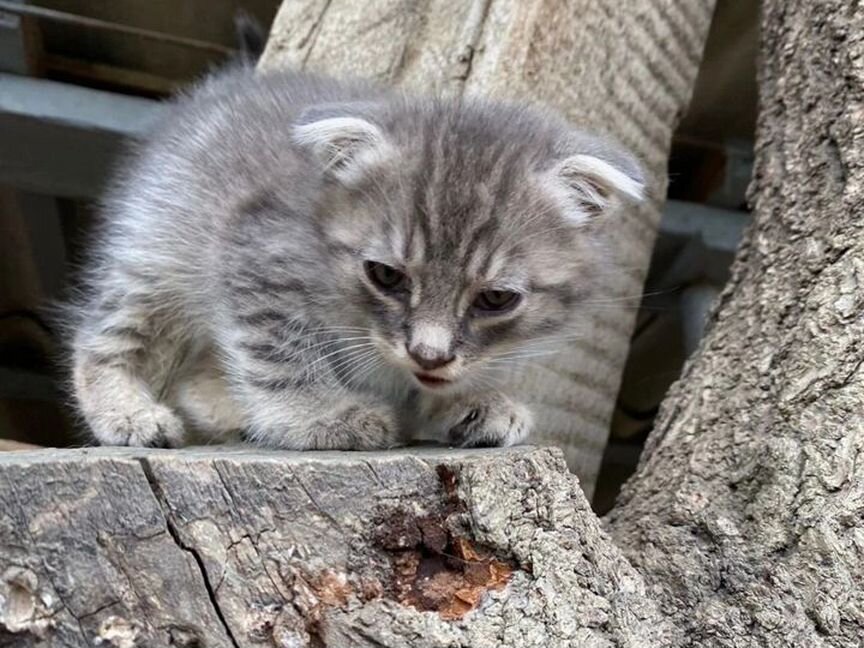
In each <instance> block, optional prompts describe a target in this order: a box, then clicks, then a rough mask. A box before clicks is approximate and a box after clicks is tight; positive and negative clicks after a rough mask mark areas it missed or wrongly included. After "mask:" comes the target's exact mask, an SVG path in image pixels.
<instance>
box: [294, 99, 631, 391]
mask: <svg viewBox="0 0 864 648" xmlns="http://www.w3.org/2000/svg"><path fill="white" fill-rule="evenodd" d="M294 137H295V141H296V142H297V143H298V144H300V145H301V146H302V147H303V148H304V149H305V150H306V152H307V153H308V155H309V157H310V161H311V163H312V164H313V165H315V166H316V168H317V173H318V174H320V190H319V191H318V194H317V195H318V201H317V208H316V211H317V215H316V218H317V219H318V222H319V224H320V227H321V232H322V233H323V236H324V238H325V240H326V241H327V254H328V256H329V259H328V262H329V267H330V271H329V274H330V276H329V277H328V280H327V281H328V284H329V285H330V288H325V287H323V286H322V287H321V289H320V292H321V293H327V291H328V290H331V291H332V292H331V296H332V297H333V299H331V300H329V301H328V300H327V299H322V300H319V301H320V303H324V304H327V303H329V304H330V305H331V312H330V313H329V314H328V315H327V317H328V319H329V320H331V321H333V320H335V321H338V322H342V323H344V324H345V325H346V326H360V327H363V328H364V329H365V330H368V331H369V335H371V336H372V338H374V340H375V344H376V346H377V347H378V350H379V351H380V353H381V354H382V355H383V357H384V358H385V360H386V361H387V362H389V363H391V364H393V365H396V366H398V367H401V368H402V369H404V371H405V372H406V376H407V375H408V374H413V376H414V377H415V379H416V381H417V383H418V384H419V385H421V386H422V387H424V388H426V389H436V390H441V389H447V388H448V387H449V388H451V389H452V388H459V387H460V386H465V385H470V384H472V383H473V382H475V381H479V382H482V380H483V376H487V377H488V375H489V374H490V372H491V371H492V370H493V369H494V368H498V367H503V366H505V365H506V364H507V363H509V362H510V361H511V360H514V359H517V358H519V357H523V356H528V355H531V353H532V351H536V350H539V347H538V342H539V341H541V340H548V339H553V340H554V339H555V338H556V336H557V337H558V338H559V339H562V338H563V337H565V336H566V335H568V334H569V333H570V332H571V331H572V326H573V324H574V322H575V321H576V320H577V319H578V318H577V315H578V314H579V312H580V308H583V302H584V300H585V299H586V297H587V296H588V295H589V293H590V291H591V288H592V286H593V285H594V284H595V282H596V279H597V276H598V273H599V272H601V271H602V270H603V269H604V267H605V265H606V262H605V261H606V260H605V258H604V257H605V256H606V255H604V254H603V252H602V249H601V247H600V246H598V225H599V224H600V223H601V222H602V220H603V219H604V216H606V215H607V213H608V212H610V211H611V210H612V209H613V208H614V207H615V205H616V204H617V203H618V202H619V200H620V199H629V200H637V201H638V200H641V199H642V195H643V185H644V181H643V176H642V172H641V170H640V168H639V165H638V164H637V163H636V162H635V160H634V159H633V158H632V157H631V156H630V155H629V154H628V153H626V152H624V151H622V150H621V149H620V148H618V147H617V146H614V145H612V144H610V143H608V142H607V141H605V140H603V139H601V138H599V137H595V136H590V135H587V134H585V133H582V132H579V131H576V130H574V129H572V128H571V127H570V126H569V125H568V124H566V122H564V121H563V120H562V119H561V118H560V117H557V116H556V115H554V114H550V113H546V112H540V111H536V110H533V109H528V108H525V107H519V106H511V105H502V104H493V103H485V102H474V101H471V102H465V101H463V102H457V101H452V102H451V101H445V100H438V101H428V102H414V103H411V102H402V101H396V102H382V103H380V104H376V103H357V104H344V105H332V106H322V107H317V108H313V109H311V110H309V111H307V112H306V113H305V114H304V115H303V116H302V117H301V119H300V120H299V122H298V124H297V125H296V126H295V129H294Z"/></svg>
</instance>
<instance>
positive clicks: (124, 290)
mask: <svg viewBox="0 0 864 648" xmlns="http://www.w3.org/2000/svg"><path fill="white" fill-rule="evenodd" d="M168 113H169V114H168V116H167V117H166V118H165V119H164V121H163V123H161V124H160V125H159V127H158V128H156V129H155V131H154V133H153V134H152V136H151V137H150V139H149V140H148V141H147V142H146V143H144V144H143V145H142V147H141V148H140V150H139V151H137V152H136V154H135V155H134V156H132V157H131V158H130V160H129V161H128V164H127V165H126V167H125V169H124V172H123V174H122V177H120V178H119V179H118V180H117V181H116V182H115V183H114V185H113V187H112V189H111V190H110V191H109V192H108V195H107V198H106V199H105V201H104V205H103V215H104V217H105V220H106V222H105V229H104V236H103V237H102V239H101V242H100V244H99V246H98V249H97V251H96V254H95V255H94V257H93V262H92V264H91V265H90V268H89V275H88V278H89V281H88V284H89V286H90V292H89V293H88V295H89V296H88V297H87V298H86V299H83V300H82V303H81V304H80V308H79V309H78V311H79V314H80V316H79V317H78V319H77V322H78V323H77V325H76V330H75V332H74V336H73V363H74V367H73V383H74V392H75V396H76V400H77V403H78V406H79V408H80V411H81V413H82V414H83V416H84V418H85V419H86V421H87V423H88V425H89V427H90V429H91V430H92V432H93V434H94V435H95V437H96V439H97V440H98V441H99V442H101V443H106V444H121V445H124V444H125V445H169V446H178V445H183V444H185V443H189V442H191V441H192V440H195V441H196V442H200V441H201V440H202V437H203V439H204V440H218V439H230V438H234V436H235V433H237V432H240V433H241V434H243V435H245V437H246V438H248V439H250V440H253V441H255V442H259V443H261V444H265V445H268V446H278V447H284V448H295V449H307V448H308V449H311V448H343V449H365V448H381V447H390V446H393V445H396V444H400V443H404V442H406V441H408V440H411V439H412V438H418V437H419V438H432V439H436V440H439V441H444V442H449V443H453V444H459V445H509V444H512V443H517V442H519V441H521V440H523V439H524V438H525V436H526V434H527V433H528V432H529V431H530V428H531V420H532V417H531V413H530V411H529V410H528V408H527V407H525V406H524V405H523V404H521V403H520V402H519V399H518V397H516V396H514V394H512V393H508V390H507V385H506V382H507V381H506V380H505V379H504V378H503V377H504V376H505V375H506V373H507V371H508V370H511V369H512V365H513V364H514V363H517V362H519V361H520V360H522V359H524V358H527V357H529V356H532V355H534V354H535V353H536V352H538V349H541V348H544V349H548V348H550V347H548V344H549V343H550V341H551V343H552V346H551V348H552V349H554V348H555V346H554V345H555V343H556V342H559V343H560V341H561V340H563V339H565V338H566V337H567V336H568V335H570V334H571V332H572V331H573V330H574V327H575V326H576V325H577V323H578V319H579V313H580V312H581V310H582V309H583V307H584V304H585V301H586V299H588V298H589V296H590V294H591V290H592V286H593V285H594V284H595V283H596V278H597V276H598V274H599V272H600V271H601V270H602V269H603V268H604V266H605V265H606V260H605V255H604V253H603V252H602V249H601V247H600V246H598V245H597V240H598V234H597V232H598V227H597V223H598V222H600V220H602V218H601V217H602V216H603V214H604V213H606V212H608V211H610V209H611V208H612V207H613V206H614V204H615V203H616V201H617V199H618V198H620V197H623V196H629V197H630V198H631V199H637V200H638V199H640V197H641V193H642V185H643V180H642V175H641V172H640V170H639V167H638V165H637V164H636V162H635V161H634V160H633V158H632V157H631V156H630V155H629V154H628V153H626V152H625V151H623V150H621V149H620V148H618V147H617V146H614V145H612V144H611V143H609V142H607V141H606V140H604V139H603V138H600V137H597V136H594V135H590V134H587V133H584V132H580V131H578V130H575V129H574V128H573V127H572V126H570V125H569V124H568V123H566V122H565V121H564V120H563V119H561V118H560V117H559V116H557V115H555V114H552V113H550V112H546V111H541V110H537V109H533V108H529V107H526V106H523V105H516V104H503V103H495V102H491V101H483V100H475V99H461V100H460V99H442V98H412V97H407V96H403V95H402V94H398V93H396V92H391V91H389V90H386V89H381V88H377V87H374V86H372V85H367V84H365V83H359V82H347V83H344V82H336V81H333V80H330V79H326V78H320V77H313V76H307V75H301V74H297V73H266V74H258V75H256V74H253V73H252V72H251V70H248V69H240V70H233V71H231V72H227V73H222V74H220V75H217V76H216V77H213V78H211V79H209V80H207V81H205V82H204V83H203V84H201V85H200V86H199V87H198V88H197V89H195V90H194V91H193V92H192V93H190V94H188V95H186V96H184V97H181V98H179V99H178V100H176V101H175V102H174V103H173V104H172V106H171V108H170V109H169V111H168ZM391 268H392V269H393V270H391ZM394 278H395V281H396V284H398V285H390V283H391V282H392V281H394ZM382 281H383V282H384V283H382ZM514 295H515V296H514ZM490 300H491V302H494V304H493V306H494V307H495V308H493V309H492V310H490V309H488V308H486V306H488V305H489V304H490V303H491V302H490ZM508 300H509V301H508ZM505 301H507V302H508V303H507V304H505V306H506V308H499V307H500V305H501V303H502V302H505ZM496 304H497V305H496ZM496 309H497V310H496ZM541 343H542V344H546V345H547V346H546V347H542V346H541Z"/></svg>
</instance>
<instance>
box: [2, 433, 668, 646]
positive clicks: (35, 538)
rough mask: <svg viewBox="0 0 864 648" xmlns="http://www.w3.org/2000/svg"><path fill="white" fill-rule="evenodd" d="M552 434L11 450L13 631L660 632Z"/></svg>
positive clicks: (317, 638)
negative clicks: (336, 443) (283, 447)
mask: <svg viewBox="0 0 864 648" xmlns="http://www.w3.org/2000/svg"><path fill="white" fill-rule="evenodd" d="M665 633H666V626H665V623H664V622H663V621H662V619H661V618H660V615H659V612H658V610H657V609H656V607H655V605H654V604H653V602H652V601H651V600H650V599H649V598H648V597H647V596H646V588H645V585H644V583H643V581H642V578H641V577H640V576H639V575H638V574H637V573H636V571H635V570H634V569H633V568H632V567H630V566H629V565H628V564H627V562H626V560H625V559H624V558H623V557H622V555H621V553H620V552H619V551H618V550H617V549H616V548H615V547H614V545H612V544H611V543H610V542H609V539H608V537H607V536H606V534H605V533H604V532H603V530H602V529H601V527H600V523H599V521H598V520H597V519H596V517H594V515H593V513H592V512H591V509H590V507H589V505H588V503H587V502H586V500H585V497H584V495H583V494H582V491H581V489H580V487H579V484H578V482H577V479H576V477H574V476H573V475H571V474H570V473H569V471H568V470H567V467H566V465H565V463H564V461H563V459H562V457H561V454H560V452H558V451H555V450H551V449H531V448H516V449H511V450H504V451H501V450H498V451H495V450H471V451H459V450H449V451H448V450H435V449H422V450H411V451H408V450H403V451H394V452H389V453H339V452H332V453H326V452H321V453H318V452H307V453H289V452H262V451H257V450H251V449H238V448H221V449H210V448H191V449H186V450H180V451H138V452H136V451H134V450H130V449H122V448H98V449H84V450H45V451H39V452H21V453H7V454H3V455H0V645H9V646H40V645H47V646H82V647H84V646H93V645H103V646H117V647H122V648H132V647H133V646H207V647H216V646H218V647H225V648H233V647H239V646H256V645H262V646H277V647H280V648H294V647H302V646H333V647H338V648H351V647H354V646H357V647H361V646H362V647H369V648H372V647H380V646H394V647H395V646H409V645H410V646H414V647H417V648H423V647H429V648H432V647H433V646H434V647H443V646H452V647H454V648H455V647H456V646H478V647H480V646H521V647H525V648H529V647H531V646H536V647H538V648H541V647H542V648H558V647H562V648H563V647H564V646H572V645H574V643H573V642H574V641H575V642H576V645H580V646H596V647H598V648H599V647H600V646H610V645H628V646H659V645H661V644H662V643H663V641H662V640H663V637H664V636H665Z"/></svg>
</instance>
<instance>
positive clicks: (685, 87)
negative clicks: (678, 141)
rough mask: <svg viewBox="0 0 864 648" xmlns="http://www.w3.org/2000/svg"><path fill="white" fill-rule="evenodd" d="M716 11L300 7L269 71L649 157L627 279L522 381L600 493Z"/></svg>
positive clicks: (465, 3)
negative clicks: (312, 73) (567, 133)
mask: <svg viewBox="0 0 864 648" xmlns="http://www.w3.org/2000/svg"><path fill="white" fill-rule="evenodd" d="M713 7H714V0H638V1H632V0H631V1H627V2H622V0H428V1H424V2H406V0H368V1H364V2H355V1H353V0H291V1H289V2H285V3H284V4H283V5H282V9H281V11H280V13H279V15H278V16H277V18H276V21H275V23H274V27H273V32H272V34H271V36H270V41H269V44H268V49H267V52H266V53H265V57H264V60H263V65H264V66H291V67H302V68H307V69H311V70H316V71H325V72H329V73H332V74H351V75H358V76H363V77H372V78H378V79H381V80H383V81H386V82H388V83H395V84H399V85H402V86H405V87H408V88H412V89H415V90H421V91H426V92H429V91H440V92H448V93H456V94H458V93H466V94H484V95H491V96H498V97H518V98H522V99H529V100H532V101H538V102H543V103H546V104H549V105H552V106H554V107H556V108H558V109H560V110H561V111H562V112H563V113H564V114H566V115H567V116H568V117H569V118H571V119H572V120H573V121H574V123H577V124H581V125H582V126H584V127H586V128H589V129H595V130H599V131H600V132H607V133H611V134H612V135H613V136H615V137H616V138H618V139H619V140H621V141H622V142H623V143H624V144H626V145H627V146H630V147H632V149H633V150H634V151H635V152H636V153H637V154H638V155H639V156H640V157H641V158H642V160H643V161H644V162H645V164H646V166H647V169H648V171H649V178H650V183H649V186H650V192H651V195H652V196H653V198H652V200H651V202H650V204H648V205H647V206H645V207H644V208H643V209H639V210H636V209H631V210H628V211H626V212H625V213H622V214H621V215H620V216H615V217H614V218H613V219H612V220H611V226H610V239H611V247H612V249H613V250H614V252H615V253H616V254H617V255H618V257H619V259H620V260H621V263H622V266H623V269H622V271H620V272H615V273H612V274H611V275H610V276H609V277H608V278H607V286H606V288H605V291H604V293H605V294H604V300H608V301H606V303H604V304H602V305H598V306H597V309H596V311H595V312H594V313H592V314H591V318H590V324H589V325H588V327H587V331H586V335H585V338H584V339H582V340H579V341H577V342H574V343H573V344H572V345H571V346H570V347H569V348H568V349H567V350H566V352H565V353H562V354H560V355H558V356H556V357H555V360H554V361H550V362H546V363H544V366H543V367H540V366H538V367H536V368H532V369H531V370H530V371H527V372H523V373H522V374H520V375H519V376H518V377H517V378H516V380H517V381H518V382H519V384H520V386H521V387H522V389H523V393H524V394H525V398H526V400H529V401H531V402H532V403H533V404H534V405H535V410H536V411H537V412H538V413H539V421H538V426H537V428H538V434H537V435H536V437H535V439H534V441H536V442H540V443H552V444H555V445H557V446H559V447H561V448H563V450H564V452H565V456H566V458H567V462H568V464H569V465H570V467H571V468H572V469H573V470H574V471H575V472H576V473H577V474H578V475H579V477H580V479H581V480H582V486H583V488H584V489H585V490H586V492H587V493H589V496H590V493H591V492H592V491H593V489H594V482H595V479H596V475H597V470H598V469H599V466H600V459H601V458H602V454H603V449H604V448H605V446H606V441H607V438H608V430H609V422H610V418H611V416H612V411H613V406H614V402H615V397H616V395H617V393H618V388H619V384H620V380H621V372H622V371H623V368H624V361H625V359H626V356H627V349H628V346H629V340H630V335H631V333H632V330H633V322H634V317H635V312H636V306H637V305H638V303H639V295H640V294H641V291H642V284H643V281H644V278H645V273H646V271H647V267H648V261H649V259H650V257H651V250H652V247H653V243H654V236H655V232H656V229H657V223H658V222H659V218H660V204H661V202H662V199H663V197H664V196H665V193H666V167H667V164H666V163H667V157H668V154H669V143H670V140H671V136H672V132H673V131H674V129H675V126H676V124H677V123H678V120H679V117H680V116H681V114H682V113H683V112H684V110H685V108H686V106H687V103H688V102H689V100H690V95H691V93H692V89H693V85H694V81H695V78H696V72H697V68H698V66H699V61H700V58H701V56H702V49H703V47H704V44H705V38H706V36H707V31H708V26H709V23H710V18H711V13H712V10H713Z"/></svg>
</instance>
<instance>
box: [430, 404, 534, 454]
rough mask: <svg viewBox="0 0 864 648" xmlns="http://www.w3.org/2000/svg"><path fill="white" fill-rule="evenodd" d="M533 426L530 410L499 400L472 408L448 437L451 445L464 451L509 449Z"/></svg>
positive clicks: (526, 434) (452, 428) (523, 437)
mask: <svg viewBox="0 0 864 648" xmlns="http://www.w3.org/2000/svg"><path fill="white" fill-rule="evenodd" d="M531 423H532V417H531V412H530V411H529V410H528V408H527V407H525V406H524V405H521V404H519V403H514V402H513V401H511V400H509V399H505V398H503V397H499V398H495V399H493V400H491V401H489V402H486V403H483V404H480V405H475V406H473V407H471V408H470V409H469V410H468V413H467V414H465V415H464V416H463V417H462V419H461V420H460V421H459V423H457V424H456V425H454V426H453V427H451V428H450V429H449V430H448V433H447V437H448V441H449V442H450V445H453V446H458V447H461V448H489V447H507V446H511V445H515V444H517V443H520V442H521V441H523V440H524V439H525V437H527V436H528V433H529V432H530V430H531Z"/></svg>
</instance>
